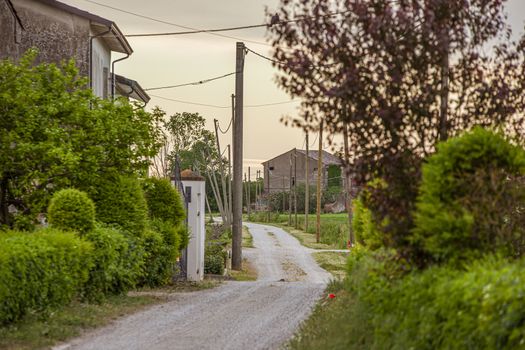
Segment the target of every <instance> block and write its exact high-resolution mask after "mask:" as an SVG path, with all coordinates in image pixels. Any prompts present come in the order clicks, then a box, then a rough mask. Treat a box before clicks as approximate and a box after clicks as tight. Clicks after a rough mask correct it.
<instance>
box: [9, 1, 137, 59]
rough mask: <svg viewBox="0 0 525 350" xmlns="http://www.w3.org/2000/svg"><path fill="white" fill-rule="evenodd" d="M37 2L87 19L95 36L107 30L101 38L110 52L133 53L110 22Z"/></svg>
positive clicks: (55, 3) (53, 3)
mask: <svg viewBox="0 0 525 350" xmlns="http://www.w3.org/2000/svg"><path fill="white" fill-rule="evenodd" d="M38 1H39V2H41V3H43V4H46V5H49V6H52V7H55V8H57V9H60V10H63V11H66V12H69V13H71V14H74V15H77V16H80V17H83V18H85V19H88V20H89V21H90V22H91V27H92V30H93V32H94V34H95V36H97V35H100V34H102V33H105V32H107V31H108V30H109V31H110V32H109V33H107V35H103V36H102V37H103V39H104V41H105V42H106V44H107V45H108V46H109V48H110V49H111V50H112V51H115V52H121V53H125V54H128V55H131V54H132V53H133V49H132V48H131V46H130V45H129V42H128V41H127V40H126V37H125V36H124V34H122V32H121V31H120V29H119V27H118V26H117V25H116V24H115V22H113V21H110V20H109V19H106V18H103V17H100V16H97V15H94V14H92V13H89V12H87V11H84V10H81V9H79V8H76V7H73V6H70V5H66V4H64V3H62V2H59V1H56V0H38ZM8 2H9V0H8Z"/></svg>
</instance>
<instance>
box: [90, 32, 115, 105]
mask: <svg viewBox="0 0 525 350" xmlns="http://www.w3.org/2000/svg"><path fill="white" fill-rule="evenodd" d="M110 65H111V51H110V49H109V48H108V47H107V45H106V44H105V43H104V42H103V41H102V39H101V38H95V39H93V65H92V69H93V73H92V81H93V85H92V89H93V93H94V94H95V95H97V96H99V97H102V98H108V97H109V95H110V94H111V91H110V80H109V77H110V74H109V73H110Z"/></svg>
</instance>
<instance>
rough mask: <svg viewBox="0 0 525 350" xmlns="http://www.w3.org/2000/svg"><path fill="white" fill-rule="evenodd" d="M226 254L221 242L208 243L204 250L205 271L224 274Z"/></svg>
mask: <svg viewBox="0 0 525 350" xmlns="http://www.w3.org/2000/svg"><path fill="white" fill-rule="evenodd" d="M226 254H227V253H226V251H225V250H224V248H223V246H222V245H221V244H208V245H207V246H206V249H205V252H204V273H206V274H215V275H222V274H223V273H224V268H225V261H226Z"/></svg>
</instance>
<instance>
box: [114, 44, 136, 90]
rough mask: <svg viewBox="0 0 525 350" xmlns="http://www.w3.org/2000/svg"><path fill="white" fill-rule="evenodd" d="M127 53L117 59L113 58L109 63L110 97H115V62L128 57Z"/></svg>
mask: <svg viewBox="0 0 525 350" xmlns="http://www.w3.org/2000/svg"><path fill="white" fill-rule="evenodd" d="M129 55H130V54H129V53H128V54H126V56H125V57H122V58H119V59H118V60H115V61H113V62H112V63H111V99H112V100H114V99H115V63H117V62H120V61H124V60H125V59H128V58H129ZM131 92H133V88H132V89H131Z"/></svg>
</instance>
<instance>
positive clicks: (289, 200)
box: [288, 152, 293, 226]
mask: <svg viewBox="0 0 525 350" xmlns="http://www.w3.org/2000/svg"><path fill="white" fill-rule="evenodd" d="M292 156H293V155H292V152H290V181H289V186H290V188H289V190H290V193H288V226H292V186H293V178H292V176H293V173H292V169H293V167H292Z"/></svg>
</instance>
